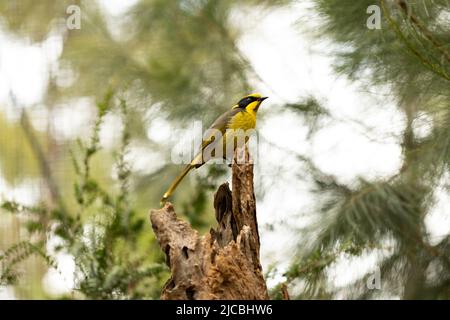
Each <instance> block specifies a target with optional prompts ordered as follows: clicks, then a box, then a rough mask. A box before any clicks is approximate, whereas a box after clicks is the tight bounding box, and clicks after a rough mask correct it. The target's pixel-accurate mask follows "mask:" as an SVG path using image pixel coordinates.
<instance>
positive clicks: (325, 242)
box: [285, 0, 450, 299]
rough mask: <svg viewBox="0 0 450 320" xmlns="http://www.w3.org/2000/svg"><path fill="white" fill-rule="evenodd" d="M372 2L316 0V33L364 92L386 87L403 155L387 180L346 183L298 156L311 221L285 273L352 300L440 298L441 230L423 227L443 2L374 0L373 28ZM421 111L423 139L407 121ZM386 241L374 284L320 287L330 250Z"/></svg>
mask: <svg viewBox="0 0 450 320" xmlns="http://www.w3.org/2000/svg"><path fill="white" fill-rule="evenodd" d="M372 4H374V3H373V1H358V2H354V1H350V0H348V1H347V0H339V1H328V0H327V1H322V0H316V1H315V10H316V11H317V12H318V13H319V14H320V16H321V18H322V22H323V25H322V29H321V34H322V35H323V36H327V37H329V39H331V40H332V41H333V42H334V43H336V44H337V46H336V47H335V48H337V49H335V52H334V53H335V54H336V64H335V67H336V70H337V71H338V72H339V73H342V74H345V75H347V76H349V78H350V79H352V80H355V81H359V83H363V84H364V85H365V86H370V87H371V88H372V90H373V88H374V87H375V88H376V86H377V85H383V86H389V87H390V88H392V94H393V97H394V98H395V100H397V101H398V107H399V110H400V111H401V112H403V114H404V115H405V128H404V131H403V136H402V137H401V139H402V141H401V146H402V150H403V163H402V166H401V168H400V170H399V171H398V172H397V173H396V174H394V175H392V176H391V177H389V178H385V179H373V180H372V181H366V180H363V179H360V180H359V181H357V182H354V183H352V184H351V185H350V184H348V185H347V184H342V183H341V182H339V181H338V179H337V178H336V177H333V176H331V175H327V174H325V173H323V172H322V171H321V170H320V169H319V168H317V167H316V166H315V165H314V163H313V162H312V161H311V160H310V159H307V158H305V157H302V156H300V157H299V160H301V161H302V162H304V163H305V165H306V168H307V169H308V171H307V172H308V173H309V176H310V178H311V179H310V180H311V181H312V182H313V184H314V187H313V190H312V191H313V192H314V193H315V194H316V197H317V206H316V207H315V211H316V215H315V216H316V222H315V223H314V224H313V225H311V226H310V227H309V229H308V230H307V231H306V232H305V235H304V238H305V239H314V240H313V241H309V242H306V243H305V242H302V243H301V245H299V254H298V256H297V257H296V258H295V259H293V260H294V261H293V263H292V265H291V267H290V268H289V270H288V271H287V272H286V274H285V276H286V278H287V282H288V283H289V284H290V286H291V288H292V289H293V290H294V292H295V294H296V297H297V298H330V297H333V296H335V295H336V294H337V293H340V294H342V293H344V294H345V296H347V297H352V298H376V297H380V294H382V295H383V296H384V297H386V296H396V297H403V298H405V299H448V297H449V295H448V293H449V285H448V283H449V282H448V274H450V264H449V262H450V260H449V252H448V246H447V244H448V237H446V238H444V239H443V240H442V241H441V242H439V243H438V244H433V245H432V244H430V243H429V236H428V233H427V230H426V228H425V218H426V216H427V215H428V214H429V213H430V211H431V209H432V208H433V204H434V194H435V191H436V189H437V188H439V186H440V185H441V184H442V181H443V179H445V177H446V175H448V173H449V166H448V163H449V159H450V157H449V156H450V154H449V141H450V140H449V139H450V131H449V130H448V128H449V124H450V122H449V121H448V119H449V115H450V109H449V106H450V105H449V96H448V92H449V91H448V79H447V75H448V73H449V70H450V69H449V67H450V61H449V60H448V52H449V46H448V43H449V41H448V39H449V38H448V31H445V30H448V23H447V24H446V22H445V21H440V20H439V17H440V15H441V14H442V13H444V12H445V11H446V10H447V12H448V2H446V1H432V2H431V1H430V2H415V1H408V2H406V1H392V2H389V3H388V2H387V1H383V0H382V1H380V3H379V4H380V5H382V7H383V23H382V29H381V30H370V29H368V28H366V27H365V23H366V19H367V18H368V15H365V14H364V13H365V12H366V8H367V7H368V6H369V5H372ZM431 26H432V27H431ZM446 28H447V29H446ZM313 105H314V104H313ZM306 106H308V104H306ZM294 109H295V108H294ZM299 109H300V111H301V112H304V110H305V109H306V110H308V108H307V107H304V106H303V105H301V108H299ZM421 114H422V116H423V114H425V115H426V116H428V117H429V119H430V121H429V122H428V125H429V126H430V128H432V129H431V130H430V133H429V134H427V135H426V136H425V137H419V136H418V134H417V133H416V131H415V129H414V123H415V121H418V120H420V117H421ZM302 238H303V237H302ZM386 245H387V246H388V247H389V249H390V250H388V252H389V253H386V254H385V255H380V254H378V258H379V260H380V261H379V263H378V266H379V267H380V270H381V277H382V282H383V290H382V291H381V292H379V291H377V290H375V291H373V290H372V291H371V290H369V289H368V288H367V287H366V284H365V277H363V278H361V279H359V280H356V281H355V282H354V283H351V284H349V285H347V286H346V287H344V288H332V287H330V285H329V282H328V281H327V280H328V277H329V270H330V268H332V267H333V266H335V263H336V262H337V260H336V259H337V258H339V257H343V256H344V257H349V256H354V257H361V256H362V255H363V253H365V254H367V253H376V251H375V249H385V250H386V249H387V248H386ZM430 278H433V279H434V280H433V281H431V282H430V281H429V279H430Z"/></svg>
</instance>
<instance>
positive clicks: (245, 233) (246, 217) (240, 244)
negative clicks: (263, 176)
mask: <svg viewBox="0 0 450 320" xmlns="http://www.w3.org/2000/svg"><path fill="white" fill-rule="evenodd" d="M232 171H233V178H232V189H233V191H232V192H231V191H230V189H229V186H228V183H224V184H222V185H221V186H220V187H219V189H218V190H217V192H216V194H215V195H214V208H215V216H216V220H217V223H218V226H217V227H216V229H211V230H210V232H209V233H208V234H206V235H203V236H200V235H199V233H198V232H197V231H196V230H194V229H193V228H192V227H191V226H190V225H189V223H187V222H186V221H183V220H181V219H180V218H178V217H177V215H176V213H175V209H174V207H173V205H172V204H170V203H166V205H165V206H164V207H163V208H162V209H159V210H152V211H151V213H150V220H151V223H152V227H153V231H154V232H155V234H156V237H157V239H158V242H159V245H160V247H161V249H162V250H163V251H164V252H165V254H166V262H167V265H168V266H169V268H170V270H171V278H170V279H169V281H168V282H167V283H166V285H165V286H164V288H163V292H162V295H161V298H162V299H170V300H176V299H192V300H204V299H246V300H247V299H248V300H250V299H260V300H261V299H268V294H267V287H266V283H265V281H264V277H263V274H262V268H261V264H260V261H259V249H260V248H259V246H260V243H259V234H258V224H257V220H256V202H255V195H254V191H253V164H251V163H249V162H248V161H246V163H244V164H236V163H234V164H233V169H232Z"/></svg>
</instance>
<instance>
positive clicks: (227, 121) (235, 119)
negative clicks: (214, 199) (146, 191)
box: [161, 93, 267, 204]
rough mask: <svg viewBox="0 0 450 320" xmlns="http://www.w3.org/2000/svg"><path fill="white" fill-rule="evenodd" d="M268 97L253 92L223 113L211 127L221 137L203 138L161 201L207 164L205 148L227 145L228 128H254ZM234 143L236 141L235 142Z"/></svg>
mask: <svg viewBox="0 0 450 320" xmlns="http://www.w3.org/2000/svg"><path fill="white" fill-rule="evenodd" d="M265 99H267V97H263V96H261V94H259V93H252V94H250V95H248V96H245V97H244V98H242V99H241V100H239V102H238V103H237V104H235V105H234V106H233V107H232V108H231V110H229V111H227V112H225V113H224V114H222V115H221V116H220V117H219V118H217V119H216V121H214V123H213V124H212V125H211V127H210V128H209V131H210V132H214V130H216V131H217V130H218V131H220V132H221V138H220V139H216V138H215V136H214V134H210V135H207V136H206V137H204V138H203V141H202V145H201V147H200V150H199V152H198V153H197V154H196V156H195V157H194V158H193V159H192V161H191V162H190V163H189V164H188V165H187V166H186V167H185V168H184V169H183V171H181V173H180V174H179V175H178V177H177V178H176V179H175V180H174V181H173V182H172V184H171V185H170V187H169V189H168V190H167V191H166V193H164V196H163V197H162V199H161V203H162V204H163V203H164V202H166V201H167V199H168V198H169V197H170V196H171V195H172V193H173V192H174V191H175V189H176V187H177V186H178V184H179V183H180V182H181V180H183V178H184V177H185V176H186V175H187V174H188V172H189V171H191V170H192V169H194V168H199V167H201V166H202V165H203V164H205V163H206V162H207V161H208V160H210V159H211V157H209V158H208V157H205V156H204V155H205V152H204V151H205V149H207V148H208V149H210V150H211V149H213V148H214V147H215V146H216V145H217V144H218V143H221V144H222V146H224V147H225V144H226V143H225V142H226V141H227V138H226V133H227V130H230V129H231V130H244V131H247V130H249V129H254V128H255V126H256V114H257V112H258V108H259V106H260V105H261V103H262V102H263V101H264V100H265ZM233 144H234V143H233ZM234 147H236V145H234V146H233V148H234Z"/></svg>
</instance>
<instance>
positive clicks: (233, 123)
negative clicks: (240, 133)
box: [228, 111, 256, 131]
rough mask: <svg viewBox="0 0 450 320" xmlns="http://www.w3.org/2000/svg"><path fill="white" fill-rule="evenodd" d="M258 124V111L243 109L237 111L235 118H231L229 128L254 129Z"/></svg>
mask: <svg viewBox="0 0 450 320" xmlns="http://www.w3.org/2000/svg"><path fill="white" fill-rule="evenodd" d="M255 126H256V113H254V112H252V111H242V112H239V113H237V114H236V115H235V116H234V117H233V118H231V120H230V122H229V124H228V128H229V129H234V130H237V129H242V130H244V131H245V130H249V129H254V128H255Z"/></svg>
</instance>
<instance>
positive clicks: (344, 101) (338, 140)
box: [0, 0, 450, 298]
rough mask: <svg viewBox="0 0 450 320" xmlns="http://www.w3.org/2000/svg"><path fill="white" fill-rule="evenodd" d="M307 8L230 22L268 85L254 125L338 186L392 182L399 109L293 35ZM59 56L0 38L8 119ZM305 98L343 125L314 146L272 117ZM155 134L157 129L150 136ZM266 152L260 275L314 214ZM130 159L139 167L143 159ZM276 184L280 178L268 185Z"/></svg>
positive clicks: (75, 108) (438, 213)
mask: <svg viewBox="0 0 450 320" xmlns="http://www.w3.org/2000/svg"><path fill="white" fill-rule="evenodd" d="M100 2H101V3H102V5H103V6H104V7H105V8H106V10H107V12H109V13H110V14H111V15H113V16H117V15H120V14H121V13H122V12H123V11H124V10H125V9H126V8H127V7H128V6H130V5H132V4H133V3H135V2H136V1H135V0H133V1H130V2H127V3H125V2H124V1H120V0H114V1H111V0H101V1H100ZM305 3H306V4H307V2H303V4H302V7H301V8H300V7H299V6H297V7H294V8H291V9H280V10H272V11H271V12H270V13H266V14H265V15H263V16H262V17H261V18H258V19H256V17H255V19H239V15H240V14H245V15H246V16H247V17H248V15H250V14H254V15H257V14H258V13H254V12H242V11H240V12H241V13H238V12H236V13H235V16H234V17H233V19H235V20H236V21H240V22H241V23H242V21H247V22H248V23H251V24H248V25H242V28H243V30H244V32H243V33H242V34H243V37H242V38H241V39H240V41H239V48H240V49H241V50H242V52H243V53H244V54H245V55H246V56H247V57H248V58H249V60H250V61H251V63H252V66H253V67H254V69H255V70H256V71H257V73H258V74H259V76H260V77H261V78H262V79H263V80H264V84H260V83H259V84H257V86H256V89H258V90H256V91H261V92H263V93H264V94H265V95H268V96H269V97H270V99H269V100H267V102H265V103H264V105H263V107H261V109H260V113H262V114H261V116H262V121H260V122H259V124H258V127H259V133H260V135H262V136H264V138H265V139H267V140H269V141H271V142H273V143H275V144H277V145H279V146H280V147H281V148H283V149H288V150H293V151H295V152H300V153H303V154H305V155H308V156H311V157H312V158H313V160H314V161H315V162H316V164H317V165H318V166H319V167H320V168H321V169H322V170H324V171H326V172H328V173H330V174H334V175H336V176H338V177H339V179H341V180H342V181H343V182H353V181H355V179H356V178H357V177H364V178H367V179H371V178H375V177H385V176H389V175H391V174H392V173H394V172H395V171H396V170H398V168H399V166H400V163H401V149H400V147H399V145H398V143H397V139H396V138H395V137H396V136H399V134H400V133H401V131H402V129H403V119H402V116H401V114H400V113H398V112H395V105H394V104H393V103H392V102H389V99H387V98H386V97H384V96H383V97H381V98H380V96H379V95H377V92H374V93H367V92H362V91H361V90H360V89H359V88H358V87H357V86H356V85H355V84H352V83H350V82H348V81H346V80H345V79H344V78H338V77H337V76H336V75H334V74H333V72H332V70H331V66H330V65H331V61H332V60H331V57H329V56H328V55H327V51H328V48H330V44H328V43H326V42H321V43H316V44H313V43H312V42H311V41H309V39H308V38H307V36H305V35H304V34H301V33H299V32H297V31H296V30H299V28H298V18H299V10H300V9H302V10H303V9H304V7H303V6H305ZM313 22H314V21H312V22H311V23H313ZM296 23H297V25H295V24H296ZM306 27H307V26H306ZM60 53H61V46H60V40H59V39H57V38H56V37H51V38H49V40H47V41H45V42H44V43H43V44H40V45H29V44H27V43H24V42H23V41H20V40H18V39H12V38H11V37H9V36H6V35H5V34H3V33H0V107H1V108H3V109H4V110H2V111H6V113H7V116H8V117H12V118H14V117H15V116H17V114H18V113H17V110H14V109H12V108H11V106H10V103H9V91H10V90H11V91H12V92H13V93H14V94H15V95H17V97H18V99H19V101H20V102H21V104H24V105H31V104H34V103H39V101H40V100H41V98H42V93H43V92H44V90H45V87H44V85H43V84H44V83H45V82H46V81H45V80H46V76H47V72H48V71H49V70H50V69H51V68H52V67H54V65H55V63H57V58H58V56H59V54H60ZM379 90H382V89H379ZM308 94H314V96H315V97H318V98H319V99H320V100H321V101H323V102H324V104H325V106H326V108H327V109H328V110H329V111H330V112H331V114H332V115H333V117H334V118H336V119H340V120H342V121H339V122H338V123H336V124H335V125H333V126H330V127H327V128H326V129H323V130H321V131H320V133H319V134H317V135H316V136H315V138H314V140H313V144H312V145H311V144H310V143H309V142H307V141H306V139H305V137H306V126H305V125H299V120H298V119H297V118H296V117H295V116H293V114H290V113H282V114H278V115H277V113H278V110H274V109H273V108H274V106H275V105H276V104H277V103H278V104H279V103H281V102H285V101H291V102H295V101H297V99H298V98H301V97H305V96H307V95H308ZM88 103H89V101H80V102H78V103H77V104H75V105H71V106H69V108H63V109H61V111H60V112H59V113H58V115H57V118H58V121H57V123H59V125H58V126H57V128H56V129H57V130H60V132H61V135H62V136H66V137H67V136H74V135H78V134H82V133H83V130H84V129H85V125H84V123H85V122H86V121H87V119H88V118H89V115H86V114H85V113H83V110H86V108H83V105H84V104H88ZM230 103H231V102H230ZM264 113H266V115H264ZM86 117H87V118H86ZM353 120H357V121H359V122H362V123H364V124H365V125H366V126H368V127H371V128H373V132H371V133H370V136H369V137H367V136H366V134H364V130H365V129H364V128H362V127H361V126H359V125H357V124H355V123H354V121H353ZM110 121H111V126H115V125H116V124H117V121H116V120H115V119H110ZM158 126H159V129H161V130H156V129H157V128H158ZM163 129H164V122H163V121H160V122H159V124H158V123H156V126H152V129H149V133H148V134H149V136H152V137H154V136H157V135H158V134H164V130H163ZM152 130H153V131H152ZM166 133H167V132H166ZM104 134H105V137H104V138H103V139H102V140H103V141H112V140H113V138H114V137H110V135H109V133H108V132H106V133H104ZM266 147H267V146H266ZM270 148H271V147H269V148H268V150H265V151H264V150H263V151H264V152H263V154H264V159H260V161H259V162H258V168H257V175H256V177H255V181H256V183H257V188H258V186H262V185H270V188H269V189H268V190H267V192H266V194H265V197H264V200H262V201H258V216H259V223H260V226H261V230H260V233H261V239H262V247H261V248H262V263H263V266H264V268H265V269H267V268H268V266H269V265H271V264H276V265H278V266H280V265H281V267H286V266H287V264H288V262H289V261H288V259H289V258H290V257H291V255H292V253H291V252H293V250H292V249H293V248H294V247H295V241H296V240H297V239H298V234H296V233H295V232H292V230H291V229H290V227H292V226H302V225H305V224H306V223H307V219H299V218H298V217H296V216H295V215H299V214H300V215H301V214H302V213H305V212H307V211H308V210H310V209H311V208H312V207H313V206H314V202H313V199H312V198H311V197H310V196H309V195H308V192H307V190H306V189H305V188H306V185H305V184H302V183H299V182H298V179H297V177H295V176H293V175H292V171H293V170H291V168H292V167H294V166H297V167H298V163H297V162H296V161H295V159H294V157H293V156H292V155H289V154H288V153H285V152H283V151H280V150H276V151H274V150H273V148H272V150H271V149H270ZM260 151H261V150H260ZM135 159H137V160H136V161H138V159H139V157H138V156H136V157H135ZM142 159H147V158H141V160H142ZM142 162H144V163H142ZM139 163H141V165H139ZM139 163H137V164H138V167H139V166H141V167H145V161H140V162H139ZM277 166H281V170H280V171H277V172H273V168H276V167H277ZM274 176H276V177H277V178H276V179H273V178H274ZM287 186H288V187H287ZM25 189H26V188H24V186H16V187H15V188H14V187H11V186H8V185H7V184H6V182H5V181H4V180H2V179H1V176H0V196H3V197H5V198H12V197H13V198H16V199H18V200H24V198H28V200H30V197H31V196H32V194H33V193H32V191H30V190H25ZM25 200H26V199H25ZM448 203H450V199H449V196H448V194H446V193H445V192H444V191H442V192H440V193H439V201H438V202H437V204H436V206H435V209H434V210H433V212H432V214H430V215H429V217H427V219H426V223H427V228H428V229H429V231H430V234H431V237H432V239H439V238H441V237H442V236H445V235H446V234H447V233H449V232H450V221H449V217H448V215H445V207H446V205H448ZM294 216H295V217H294ZM279 221H284V222H285V224H287V227H283V225H281V226H278V227H277V228H276V229H275V230H274V231H266V229H265V227H264V226H266V225H268V224H271V223H275V224H276V222H279ZM274 244H275V245H274ZM58 260H59V262H60V264H61V267H60V270H58V272H55V271H51V272H49V274H48V275H47V276H46V277H45V279H44V282H45V285H46V287H47V288H48V289H49V292H52V293H60V292H64V291H66V290H68V289H70V282H71V281H72V279H73V268H74V266H73V261H71V259H70V257H69V258H68V257H67V256H65V255H61V256H60V257H59V259H58ZM365 261H366V262H363V263H361V262H358V263H356V262H355V264H351V263H350V265H349V261H348V260H345V261H341V262H339V263H338V265H337V266H336V268H335V269H334V270H333V271H332V272H331V275H332V276H333V279H334V280H333V281H334V284H335V285H336V286H341V285H344V284H345V283H348V282H349V281H352V280H355V279H356V278H358V277H361V276H362V275H363V274H364V273H363V272H362V271H361V270H366V269H368V268H369V269H370V268H373V267H374V264H375V263H376V258H375V257H374V256H371V257H368V258H367V259H366V260H365ZM277 280H279V279H277ZM68 283H69V284H68ZM271 284H273V283H271ZM8 297H10V298H11V297H13V291H12V289H11V288H7V289H2V290H0V298H8Z"/></svg>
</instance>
